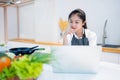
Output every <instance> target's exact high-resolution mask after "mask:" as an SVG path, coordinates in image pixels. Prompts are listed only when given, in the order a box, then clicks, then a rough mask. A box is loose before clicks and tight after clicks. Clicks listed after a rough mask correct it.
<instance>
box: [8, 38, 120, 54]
mask: <svg viewBox="0 0 120 80" xmlns="http://www.w3.org/2000/svg"><path fill="white" fill-rule="evenodd" d="M10 41H15V42H23V43H32V44H41V45H49V46H62V45H63V44H62V43H57V42H56V43H55V42H36V41H35V40H30V39H12V40H10ZM102 51H103V52H111V53H119V54H120V47H118V48H110V47H103V48H102Z"/></svg>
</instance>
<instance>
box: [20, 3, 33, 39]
mask: <svg viewBox="0 0 120 80" xmlns="http://www.w3.org/2000/svg"><path fill="white" fill-rule="evenodd" d="M19 17H20V38H27V39H33V38H34V37H35V25H34V23H35V14H34V4H29V5H26V6H21V7H20V8H19Z"/></svg>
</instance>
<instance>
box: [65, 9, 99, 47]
mask: <svg viewBox="0 0 120 80" xmlns="http://www.w3.org/2000/svg"><path fill="white" fill-rule="evenodd" d="M68 21H69V26H70V27H69V29H68V30H67V31H66V32H65V34H64V37H63V44H64V45H89V46H95V45H96V43H97V36H96V34H95V33H94V32H93V31H91V30H89V29H87V24H86V15H85V12H84V11H83V10H81V9H75V10H73V11H72V12H71V13H70V14H69V16H68Z"/></svg>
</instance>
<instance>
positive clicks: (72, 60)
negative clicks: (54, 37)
mask: <svg viewBox="0 0 120 80" xmlns="http://www.w3.org/2000/svg"><path fill="white" fill-rule="evenodd" d="M51 48H52V51H53V55H54V57H55V60H54V61H52V63H51V64H52V68H53V72H55V73H82V74H83V73H85V74H89V73H93V74H94V73H97V71H98V68H99V63H100V53H101V52H102V47H101V46H53V47H51Z"/></svg>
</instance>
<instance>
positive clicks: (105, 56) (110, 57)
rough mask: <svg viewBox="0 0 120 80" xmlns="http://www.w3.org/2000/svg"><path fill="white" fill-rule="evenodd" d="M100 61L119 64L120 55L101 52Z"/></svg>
mask: <svg viewBox="0 0 120 80" xmlns="http://www.w3.org/2000/svg"><path fill="white" fill-rule="evenodd" d="M101 61H106V62H111V63H117V64H120V54H117V53H109V52H102V53H101Z"/></svg>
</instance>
